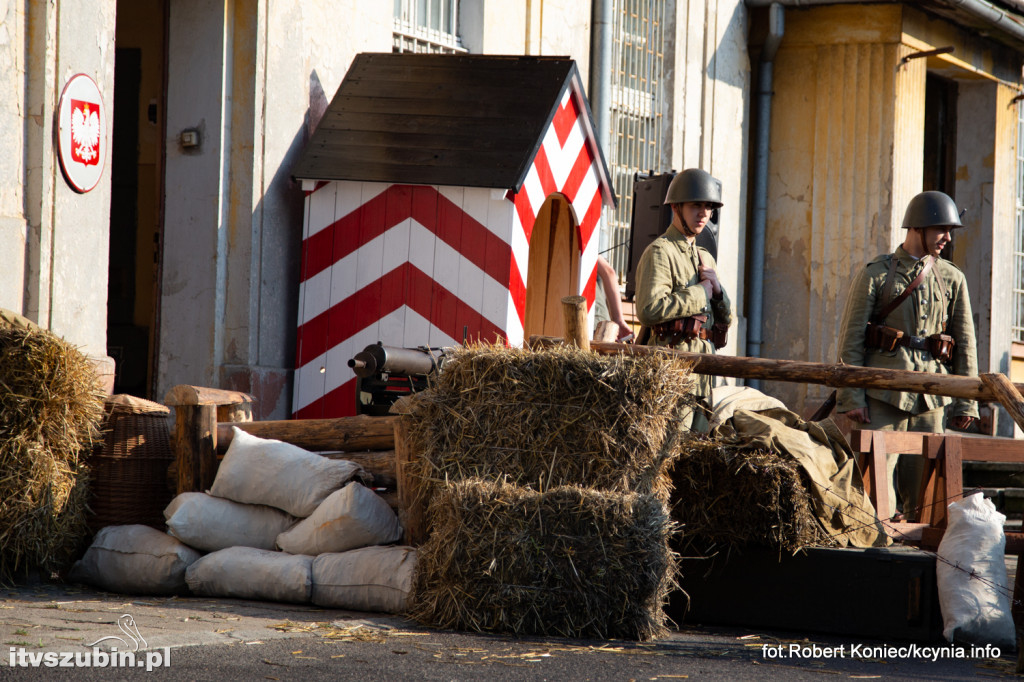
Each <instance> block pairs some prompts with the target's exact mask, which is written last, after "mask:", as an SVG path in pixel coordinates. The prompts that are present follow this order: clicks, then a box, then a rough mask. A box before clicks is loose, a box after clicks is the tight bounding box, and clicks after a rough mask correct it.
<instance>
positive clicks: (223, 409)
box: [164, 384, 255, 494]
mask: <svg viewBox="0 0 1024 682" xmlns="http://www.w3.org/2000/svg"><path fill="white" fill-rule="evenodd" d="M253 402H255V398H253V397H252V396H251V395H249V394H248V393H241V392H239V391H225V390H222V389H219V388H202V387H199V386H188V385H184V384H182V385H178V386H175V387H174V388H172V389H171V390H170V391H168V393H167V396H166V397H165V398H164V404H165V405H167V406H169V407H173V408H174V437H173V440H174V453H175V466H176V469H177V481H178V485H177V489H178V494H181V493H187V492H202V491H204V490H208V489H209V488H210V486H211V485H213V479H214V477H215V476H216V475H217V420H218V418H219V416H220V415H221V414H223V415H224V416H225V417H229V418H232V419H233V420H234V421H239V417H242V418H244V417H245V415H249V418H250V419H251V415H252V409H251V406H252V403H253ZM246 404H248V405H249V407H248V408H246V407H244V406H245V405H246Z"/></svg>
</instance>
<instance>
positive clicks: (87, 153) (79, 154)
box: [71, 99, 100, 166]
mask: <svg viewBox="0 0 1024 682" xmlns="http://www.w3.org/2000/svg"><path fill="white" fill-rule="evenodd" d="M71 158H72V159H73V160H75V161H77V162H79V163H82V164H85V165H86V166H92V165H95V164H97V163H99V159H100V105H98V104H95V103H93V102H83V101H80V100H76V99H73V100H71Z"/></svg>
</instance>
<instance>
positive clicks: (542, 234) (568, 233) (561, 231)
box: [523, 194, 580, 339]
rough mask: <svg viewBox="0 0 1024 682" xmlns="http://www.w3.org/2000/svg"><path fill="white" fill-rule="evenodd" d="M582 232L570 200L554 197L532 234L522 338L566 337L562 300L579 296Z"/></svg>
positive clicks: (535, 223) (545, 208)
mask: <svg viewBox="0 0 1024 682" xmlns="http://www.w3.org/2000/svg"><path fill="white" fill-rule="evenodd" d="M579 281H580V230H579V223H577V221H576V216H575V214H574V213H573V210H572V205H571V204H570V203H569V200H568V199H566V198H565V197H564V196H562V195H561V194H552V195H551V196H549V197H548V198H547V199H546V200H545V201H544V205H543V206H541V209H540V210H539V211H538V212H537V219H536V220H535V221H534V223H533V231H532V232H531V233H530V261H529V266H528V269H527V274H526V320H525V324H523V336H524V338H526V339H529V338H530V336H531V335H533V334H542V335H545V336H564V335H565V316H564V313H563V312H562V297H564V296H573V295H575V294H578V293H579Z"/></svg>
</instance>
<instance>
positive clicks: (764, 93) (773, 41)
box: [747, 2, 786, 390]
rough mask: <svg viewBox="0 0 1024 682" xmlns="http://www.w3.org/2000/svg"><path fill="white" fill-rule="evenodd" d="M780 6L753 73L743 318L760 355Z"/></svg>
mask: <svg viewBox="0 0 1024 682" xmlns="http://www.w3.org/2000/svg"><path fill="white" fill-rule="evenodd" d="M783 19H784V10H783V9H782V5H780V4H779V3H777V2H773V3H772V4H771V6H770V7H769V8H768V36H767V37H766V38H765V41H764V46H763V47H762V48H761V60H760V63H759V64H758V67H757V68H758V71H757V73H758V76H757V141H756V147H755V149H756V150H757V155H756V157H755V159H754V216H753V218H754V222H753V238H752V240H751V249H750V250H751V254H750V261H751V267H750V311H749V316H748V317H747V355H748V356H750V357H752V358H757V357H761V341H762V338H761V333H762V327H763V326H764V325H763V321H762V317H763V310H764V233H765V229H766V227H767V223H768V220H767V216H768V152H769V144H768V143H769V141H770V138H771V135H770V133H771V123H772V75H773V72H774V67H775V53H776V52H778V51H779V43H781V42H782V34H783V33H785V30H786V27H785V25H784V23H783ZM747 385H748V386H750V387H751V388H756V389H758V390H760V388H761V380H760V379H751V380H749V381H747Z"/></svg>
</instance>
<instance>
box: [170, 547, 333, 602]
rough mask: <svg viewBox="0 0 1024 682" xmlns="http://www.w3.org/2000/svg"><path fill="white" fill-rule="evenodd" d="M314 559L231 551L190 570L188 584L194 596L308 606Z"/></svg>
mask: <svg viewBox="0 0 1024 682" xmlns="http://www.w3.org/2000/svg"><path fill="white" fill-rule="evenodd" d="M312 569H313V557H311V556H300V555H294V554H285V553H284V552H270V551H267V550H265V549H255V548H252V547H228V548H227V549H222V550H220V551H217V552H213V553H212V554H207V555H206V556H204V557H203V558H201V559H200V560H199V561H197V562H195V563H194V564H192V565H191V566H189V567H188V570H187V571H186V572H185V582H187V583H188V587H189V589H190V590H192V592H193V594H197V595H200V596H203V597H234V598H236V599H262V600H266V601H282V602H293V603H296V604H306V603H308V602H309V598H310V594H311V592H312V584H313V575H312V574H313V570H312Z"/></svg>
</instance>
